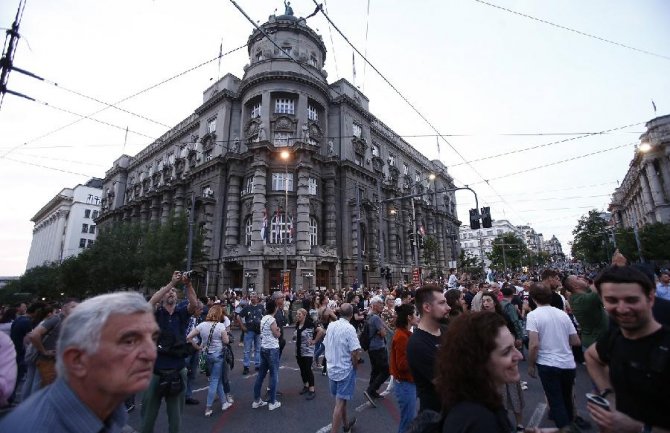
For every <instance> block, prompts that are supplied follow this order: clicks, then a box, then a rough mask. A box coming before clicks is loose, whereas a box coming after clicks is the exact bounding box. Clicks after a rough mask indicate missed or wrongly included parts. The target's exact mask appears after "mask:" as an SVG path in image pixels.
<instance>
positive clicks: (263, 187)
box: [228, 163, 273, 287]
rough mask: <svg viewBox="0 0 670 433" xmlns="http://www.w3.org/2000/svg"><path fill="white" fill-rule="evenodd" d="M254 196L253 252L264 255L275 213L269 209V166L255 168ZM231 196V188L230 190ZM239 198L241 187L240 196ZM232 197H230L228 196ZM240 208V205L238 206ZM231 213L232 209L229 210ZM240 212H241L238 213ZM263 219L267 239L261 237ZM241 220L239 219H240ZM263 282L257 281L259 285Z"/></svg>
mask: <svg viewBox="0 0 670 433" xmlns="http://www.w3.org/2000/svg"><path fill="white" fill-rule="evenodd" d="M253 188H254V195H253V198H252V205H251V206H252V207H251V212H252V214H253V216H252V218H253V219H252V222H251V224H252V231H251V252H252V253H255V254H262V253H263V250H264V249H265V244H266V243H267V242H268V241H269V240H270V229H271V228H272V216H273V212H272V210H271V209H268V208H267V166H266V165H265V164H264V163H256V165H255V166H254V186H253ZM229 194H230V188H229ZM237 195H238V196H239V187H238V194H237ZM228 197H230V195H229V196H228ZM238 207H239V204H238ZM229 210H230V211H232V209H230V208H229ZM238 212H239V211H238ZM263 217H265V218H266V219H267V227H266V228H265V239H263V238H262V236H261V234H262V233H261V230H262V229H263V222H264V221H263V219H264V218H263ZM238 219H239V217H238ZM261 281H263V280H262V279H261V280H257V284H256V287H258V283H259V282H261Z"/></svg>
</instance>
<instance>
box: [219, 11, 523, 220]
mask: <svg viewBox="0 0 670 433" xmlns="http://www.w3.org/2000/svg"><path fill="white" fill-rule="evenodd" d="M231 1H233V0H231ZM312 1H313V2H314V4H315V5H317V6H318V3H317V2H316V0H312ZM321 14H323V16H324V17H325V18H326V20H328V22H329V23H330V24H331V25H332V26H333V28H334V29H335V30H336V31H337V32H338V33H339V34H340V36H342V38H343V39H344V40H345V41H346V42H347V43H348V44H349V46H351V48H353V50H354V51H355V52H356V53H357V54H358V55H359V56H361V57H362V58H363V60H364V61H365V62H366V63H367V64H369V65H370V67H371V68H372V69H373V70H374V71H375V72H376V73H377V74H378V75H379V76H380V77H381V78H382V80H384V81H385V82H386V84H388V85H389V86H390V87H391V89H393V91H395V92H396V93H397V94H398V96H400V98H401V99H402V100H403V101H405V103H406V104H407V105H409V107H410V108H411V109H412V110H413V111H414V112H415V113H416V114H417V115H418V116H419V117H420V118H421V119H422V120H423V121H424V122H426V124H427V125H428V126H429V127H430V128H431V129H432V130H433V131H435V133H436V134H438V135H439V137H440V138H441V139H442V141H444V142H445V143H447V145H448V146H449V147H450V148H451V150H453V151H454V153H456V155H458V157H459V158H461V159H462V160H463V161H466V162H467V159H465V157H464V156H463V154H461V152H459V151H458V149H456V147H455V146H454V145H453V144H451V142H449V140H447V139H446V138H445V136H444V135H443V134H441V133H440V131H438V130H437V128H436V127H435V126H434V125H433V124H432V122H431V121H430V120H428V118H427V117H426V116H424V115H423V113H421V112H420V111H419V110H418V108H416V107H415V106H414V104H412V103H411V102H410V101H409V100H408V99H407V98H406V97H405V95H403V94H402V93H401V92H400V90H398V88H396V87H395V86H394V85H393V84H392V83H391V82H390V81H389V80H388V78H386V76H385V75H384V74H382V73H381V71H379V69H377V67H376V66H375V65H373V64H372V63H371V62H370V60H368V58H367V57H366V56H364V55H363V54H361V52H360V50H359V49H358V48H356V46H355V45H354V44H353V43H352V42H351V41H350V40H349V38H347V36H346V35H345V34H344V33H343V32H342V31H341V30H340V29H339V27H337V25H335V23H334V22H333V20H331V19H330V17H329V16H328V14H326V12H325V11H324V10H323V9H321ZM468 166H469V167H470V168H471V169H472V171H473V172H474V173H475V174H476V175H477V176H478V177H479V178H480V179H482V180H483V181H484V182H485V183H486V184H487V185H488V187H489V188H490V189H491V191H493V192H494V193H495V194H496V195H497V196H498V197H500V199H501V200H503V202H504V203H505V204H506V205H507V206H509V208H510V210H512V211H514V208H513V207H512V205H510V204H509V203H508V202H507V201H506V200H505V198H504V197H503V196H502V195H501V194H500V193H499V192H498V191H497V190H496V189H495V188H494V187H493V185H491V184H490V183H489V180H488V179H486V178H484V176H483V175H482V174H481V173H480V172H479V171H478V170H477V169H476V168H475V167H474V166H473V165H472V164H469V163H468ZM452 177H453V176H452Z"/></svg>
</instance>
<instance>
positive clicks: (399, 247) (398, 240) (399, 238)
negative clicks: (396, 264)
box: [395, 235, 403, 261]
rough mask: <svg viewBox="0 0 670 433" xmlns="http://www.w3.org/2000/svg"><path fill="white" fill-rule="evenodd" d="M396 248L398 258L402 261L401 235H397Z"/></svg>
mask: <svg viewBox="0 0 670 433" xmlns="http://www.w3.org/2000/svg"><path fill="white" fill-rule="evenodd" d="M395 249H396V252H397V254H398V258H399V259H400V261H402V256H403V254H402V238H401V237H400V235H395Z"/></svg>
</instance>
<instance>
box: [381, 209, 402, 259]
mask: <svg viewBox="0 0 670 433" xmlns="http://www.w3.org/2000/svg"><path fill="white" fill-rule="evenodd" d="M397 215H398V214H396V215H393V217H392V218H391V219H390V220H387V219H386V218H383V219H382V221H384V224H386V226H387V227H388V234H389V235H388V252H389V259H388V261H389V263H397V261H398V244H397V242H396V236H397V235H398V221H397V218H396V216H397Z"/></svg>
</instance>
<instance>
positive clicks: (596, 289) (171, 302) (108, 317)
mask: <svg viewBox="0 0 670 433" xmlns="http://www.w3.org/2000/svg"><path fill="white" fill-rule="evenodd" d="M580 271H587V272H585V273H582V272H580ZM179 288H183V296H182V297H181V298H182V299H180V296H178V294H179ZM669 289H670V272H667V271H662V272H660V274H659V275H654V274H653V272H649V271H648V270H647V269H646V268H643V267H636V266H629V265H627V264H626V263H625V259H624V258H622V257H620V255H618V256H617V255H615V257H614V259H613V265H612V266H610V267H607V268H605V269H603V270H601V271H600V272H599V273H598V274H597V275H596V274H593V273H592V272H590V271H588V270H585V269H579V268H574V267H573V268H569V269H565V268H564V269H544V270H542V271H541V272H538V273H536V274H529V275H522V276H521V275H500V276H491V275H488V276H487V278H486V279H485V280H482V281H476V280H473V279H471V278H469V276H468V275H467V274H465V275H464V274H461V275H460V276H457V275H456V272H455V270H452V272H450V276H449V278H448V279H445V281H444V284H424V285H421V286H413V285H411V284H398V285H395V286H392V287H386V288H382V287H379V288H363V287H360V286H359V285H358V283H357V282H355V284H352V286H351V287H348V288H345V289H342V290H338V291H336V290H304V291H303V290H299V291H296V292H291V293H282V292H280V291H277V292H274V293H272V294H269V295H265V296H263V295H262V294H261V293H257V292H249V293H247V294H245V295H243V294H242V293H238V292H234V291H227V292H226V293H224V294H222V295H220V297H203V298H201V299H198V298H197V297H196V293H195V290H194V289H193V286H192V284H191V281H190V279H189V276H188V275H187V274H182V273H180V272H177V271H175V272H174V273H173V275H172V277H171V279H170V281H169V283H168V284H167V285H166V286H164V287H162V288H161V289H159V290H158V291H156V292H155V293H154V294H153V295H152V296H151V297H150V298H149V299H148V300H146V299H144V298H143V297H142V296H141V295H139V294H137V293H133V292H118V293H112V294H107V295H100V296H96V297H94V298H90V299H87V300H85V301H83V302H81V303H80V301H79V300H77V299H67V300H65V302H63V303H62V305H61V306H60V307H59V308H55V307H53V306H50V305H47V304H45V303H42V302H36V303H32V304H30V305H26V304H19V305H16V306H15V307H11V308H6V309H5V310H4V311H3V312H2V320H0V322H2V323H0V349H1V350H0V406H5V407H7V408H9V410H7V414H6V416H5V417H4V418H3V419H2V420H0V430H1V431H35V432H40V431H68V432H70V431H72V432H79V431H82V432H84V431H105V432H117V431H120V430H121V428H122V427H123V426H124V425H125V423H126V420H127V416H128V415H127V413H128V412H130V411H132V410H133V409H134V408H135V395H141V399H142V400H141V410H140V412H141V425H140V432H142V433H149V432H153V431H154V424H155V420H156V418H157V416H158V413H159V410H160V406H161V404H162V402H163V401H165V407H166V409H165V410H166V413H167V419H168V425H169V431H170V433H178V432H179V431H180V426H181V418H182V413H183V410H184V405H185V404H189V405H199V404H200V401H199V400H197V399H195V398H194V397H193V382H194V380H195V378H196V377H197V374H198V373H199V372H202V373H205V374H206V375H207V378H208V383H209V386H208V390H207V398H206V402H205V404H204V405H203V406H204V410H203V415H204V416H205V417H211V416H213V415H214V414H215V411H218V407H220V408H221V411H222V412H223V411H226V410H227V409H228V408H230V407H231V406H232V405H233V404H235V400H234V397H233V393H232V389H231V383H230V377H231V371H232V370H233V368H234V364H235V359H234V356H233V346H232V345H233V344H234V342H235V340H236V339H237V338H239V340H237V341H238V344H239V345H241V346H243V347H244V349H243V351H244V356H243V361H242V365H241V369H242V374H243V375H248V374H250V373H251V368H252V367H253V368H254V370H255V372H256V373H258V374H257V375H256V378H255V381H254V384H253V400H252V401H250V402H249V404H250V407H251V408H252V409H260V408H264V407H266V406H267V408H268V410H270V411H274V410H277V409H280V408H281V406H282V403H281V401H280V397H281V393H280V392H279V391H278V389H277V384H278V381H279V374H280V368H279V367H280V364H281V363H282V362H284V363H286V362H293V361H292V360H290V361H289V360H288V359H287V358H286V357H284V360H283V361H282V355H283V351H284V348H285V345H286V340H287V338H288V339H292V340H294V341H295V354H294V356H295V363H296V365H297V367H298V369H299V371H300V379H301V383H302V389H301V390H300V395H302V396H304V399H305V400H306V401H308V400H313V399H314V398H316V396H317V390H316V388H315V378H314V371H317V372H320V373H321V374H322V375H324V376H327V379H328V389H327V390H323V392H328V393H330V394H331V395H332V396H333V397H334V399H335V404H334V408H333V412H332V423H331V431H332V432H338V433H339V431H340V429H342V430H343V431H344V432H349V431H351V430H352V429H353V427H354V425H355V424H356V421H357V420H356V417H353V416H350V415H349V413H348V412H349V411H348V409H347V403H348V402H349V401H351V400H352V399H353V398H354V395H355V393H356V379H357V372H358V367H359V365H360V364H361V363H364V362H369V363H370V377H369V380H368V384H367V387H366V388H365V390H364V391H363V393H362V394H363V395H362V397H363V398H364V399H365V400H366V401H367V402H368V404H369V406H370V407H373V408H374V407H376V406H377V405H378V403H379V401H380V400H381V399H384V398H387V397H389V396H391V395H393V396H394V398H395V402H396V404H397V406H398V409H399V413H400V420H399V425H398V432H399V433H404V432H408V431H410V432H421V431H443V432H449V433H452V432H482V433H483V432H505V433H509V432H514V431H532V432H539V431H542V432H548V431H558V429H561V431H575V430H570V429H580V428H582V429H583V428H588V427H590V426H589V422H588V421H586V420H585V419H583V418H582V417H580V416H579V414H578V411H577V410H576V407H575V401H576V400H575V395H574V384H575V377H576V368H577V364H579V363H585V364H586V366H587V370H588V373H589V375H590V377H591V380H592V384H593V390H592V393H593V394H594V395H596V396H600V397H601V398H602V399H603V401H604V402H606V404H605V405H608V407H603V401H599V402H600V403H601V404H600V405H598V404H596V403H593V402H589V403H588V404H587V407H586V409H587V411H588V413H589V414H590V416H591V418H592V420H593V421H594V422H595V424H596V425H597V428H598V429H599V430H600V431H603V432H631V433H633V432H635V433H637V432H650V431H654V432H657V431H661V432H663V431H669V430H670V415H669V414H668V412H667V411H666V410H665V407H666V406H667V404H668V403H670V392H668V386H669V385H670V329H669V328H667V327H666V325H665V324H667V323H668V321H669V315H668V309H669V308H668V305H669V304H670V290H669ZM288 325H293V327H288ZM234 329H239V330H240V333H237V332H235V333H234V332H233V330H234ZM285 334H286V335H285ZM236 337H237V338H236ZM366 352H367V356H365V355H364V354H365V353H366ZM522 360H525V361H526V366H527V371H528V376H529V377H530V378H539V382H540V384H539V385H536V382H535V383H531V384H529V383H527V382H525V381H522V380H521V375H520V372H519V365H520V362H521V361H522ZM252 364H253V365H252ZM315 369H316V370H315ZM268 376H269V378H268V381H267V386H264V385H265V379H266V377H268ZM540 385H541V387H542V389H543V391H544V394H545V397H546V402H547V404H548V408H549V416H550V419H551V420H553V422H554V424H555V425H556V429H553V430H552V429H547V428H544V429H540V428H538V427H537V426H525V424H526V423H525V422H524V418H523V409H524V405H525V398H524V391H525V390H526V389H528V387H529V386H540ZM264 391H265V392H264ZM217 401H218V405H220V406H217V407H216V408H215V407H214V404H215V402H217ZM238 404H239V402H238ZM72 410H75V411H76V414H74V415H73V414H72ZM45 426H48V427H45Z"/></svg>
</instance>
